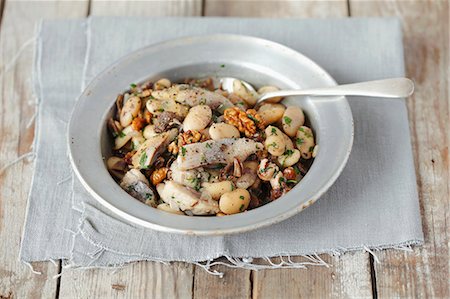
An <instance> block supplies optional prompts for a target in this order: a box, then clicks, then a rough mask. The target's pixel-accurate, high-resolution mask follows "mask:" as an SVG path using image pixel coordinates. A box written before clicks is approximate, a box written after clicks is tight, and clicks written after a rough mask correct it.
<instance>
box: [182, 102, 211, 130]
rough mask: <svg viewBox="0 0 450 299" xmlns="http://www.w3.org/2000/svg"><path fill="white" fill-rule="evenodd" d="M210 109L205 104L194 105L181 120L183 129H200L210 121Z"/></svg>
mask: <svg viewBox="0 0 450 299" xmlns="http://www.w3.org/2000/svg"><path fill="white" fill-rule="evenodd" d="M211 117H212V111H211V108H209V106H207V105H198V106H194V107H192V108H191V109H190V110H189V113H188V114H187V115H186V118H185V119H184V122H183V130H184V131H185V132H186V131H188V130H196V131H199V130H202V129H204V128H206V127H207V126H208V124H209V123H210V122H211Z"/></svg>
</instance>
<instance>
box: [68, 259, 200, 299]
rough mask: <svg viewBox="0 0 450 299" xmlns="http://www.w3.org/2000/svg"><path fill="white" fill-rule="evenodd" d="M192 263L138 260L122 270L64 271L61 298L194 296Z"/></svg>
mask: <svg viewBox="0 0 450 299" xmlns="http://www.w3.org/2000/svg"><path fill="white" fill-rule="evenodd" d="M192 278H193V273H192V266H191V265H190V264H186V263H172V264H170V265H163V264H160V263H152V262H138V263H134V264H131V265H128V266H125V267H124V268H123V269H120V270H116V271H113V270H111V269H109V270H107V269H93V270H76V269H72V270H69V271H66V270H65V269H64V270H63V275H62V279H61V291H60V298H155V299H156V298H192Z"/></svg>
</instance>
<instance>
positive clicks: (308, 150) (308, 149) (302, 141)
mask: <svg viewBox="0 0 450 299" xmlns="http://www.w3.org/2000/svg"><path fill="white" fill-rule="evenodd" d="M295 143H296V144H297V148H298V149H299V150H300V153H301V155H302V158H303V159H311V157H312V153H313V151H314V145H315V143H314V135H313V132H312V131H311V129H310V128H308V127H305V126H301V127H300V128H299V129H298V131H297V135H296V141H295Z"/></svg>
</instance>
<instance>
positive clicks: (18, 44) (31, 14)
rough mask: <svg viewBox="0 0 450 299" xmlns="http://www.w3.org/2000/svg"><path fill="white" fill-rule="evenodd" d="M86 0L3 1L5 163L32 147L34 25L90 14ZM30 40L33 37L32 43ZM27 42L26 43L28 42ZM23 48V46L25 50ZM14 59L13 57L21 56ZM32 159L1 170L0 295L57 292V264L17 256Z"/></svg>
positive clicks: (0, 67) (1, 128)
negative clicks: (27, 263) (22, 260)
mask: <svg viewBox="0 0 450 299" xmlns="http://www.w3.org/2000/svg"><path fill="white" fill-rule="evenodd" d="M86 11H87V2H82V1H79V2H66V3H61V2H57V1H53V2H45V3H42V2H41V3H37V2H16V1H8V2H6V3H5V5H4V11H3V18H2V24H1V28H0V29H1V32H0V90H1V98H0V168H1V167H3V166H4V165H6V164H7V163H8V162H10V161H12V160H14V159H15V158H17V157H18V156H20V155H21V154H23V153H26V152H28V151H29V150H30V145H31V143H32V140H33V137H34V128H33V127H31V128H27V127H26V126H27V124H28V122H29V120H30V118H31V116H32V115H33V113H34V106H33V105H30V104H29V101H32V100H33V96H32V85H31V84H32V83H31V70H32V65H33V44H34V43H33V41H32V40H31V39H32V38H33V37H34V33H35V25H36V24H37V22H38V21H39V19H41V18H54V17H77V16H83V15H85V13H86ZM27 42H28V43H27ZM24 45H27V46H26V47H24V48H23V46H24ZM20 49H22V51H20ZM17 55H19V56H18V58H17V60H14V57H17ZM32 171H33V165H32V163H29V162H27V161H20V162H18V163H17V164H15V165H13V166H11V167H10V168H8V169H6V170H5V172H4V173H3V174H0V252H1V254H0V297H2V298H3V297H5V298H54V297H55V294H56V285H57V280H56V279H53V278H52V277H53V276H54V275H56V274H57V273H58V267H56V266H54V265H53V264H51V263H34V265H33V266H34V268H35V270H37V271H41V272H42V275H34V274H32V273H31V272H30V270H29V269H28V268H27V267H26V266H25V265H23V264H22V263H20V262H19V261H18V254H19V247H20V239H21V230H22V224H23V222H24V219H25V211H26V203H27V196H28V190H29V187H30V181H31V175H32Z"/></svg>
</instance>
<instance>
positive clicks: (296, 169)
mask: <svg viewBox="0 0 450 299" xmlns="http://www.w3.org/2000/svg"><path fill="white" fill-rule="evenodd" d="M294 170H295V173H296V174H300V169H299V168H298V166H297V165H295V166H294Z"/></svg>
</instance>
